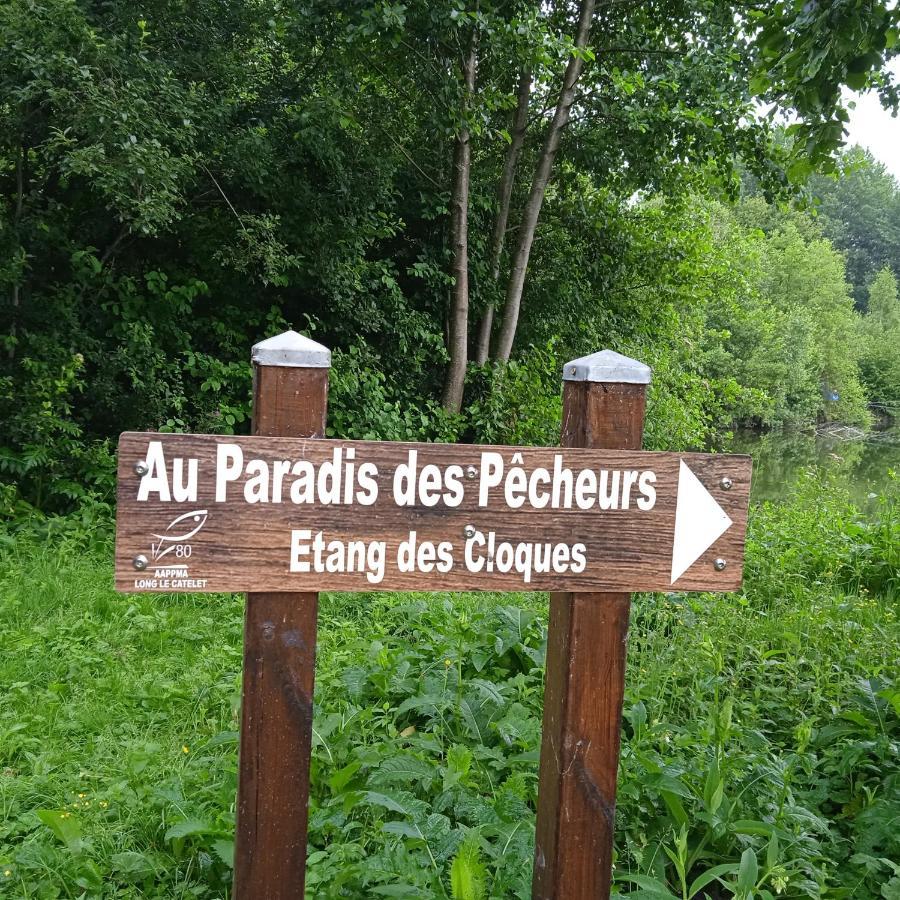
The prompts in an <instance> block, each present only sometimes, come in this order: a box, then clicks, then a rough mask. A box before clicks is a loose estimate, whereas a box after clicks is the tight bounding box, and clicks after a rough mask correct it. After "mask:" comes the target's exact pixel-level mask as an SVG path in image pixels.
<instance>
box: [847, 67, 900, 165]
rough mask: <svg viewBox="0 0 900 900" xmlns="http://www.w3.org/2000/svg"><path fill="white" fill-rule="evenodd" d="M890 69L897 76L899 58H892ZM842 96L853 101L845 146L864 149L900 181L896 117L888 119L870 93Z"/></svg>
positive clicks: (899, 123)
mask: <svg viewBox="0 0 900 900" xmlns="http://www.w3.org/2000/svg"><path fill="white" fill-rule="evenodd" d="M890 68H891V71H892V72H894V74H895V75H897V76H898V77H900V59H895V60H894V62H893V63H892V65H891V67H890ZM844 96H845V99H847V100H855V101H856V109H852V110H850V123H849V125H848V127H847V131H848V137H847V144H848V145H852V144H860V145H861V146H863V147H866V148H867V149H868V150H869V152H870V153H871V154H872V156H874V157H875V159H877V160H878V161H879V162H882V163H884V165H885V166H887V169H888V171H889V172H890V173H891V174H892V175H893V176H894V177H895V178H897V179H900V117H898V118H896V119H894V118H891V114H890V113H888V112H886V111H885V110H884V109H883V108H882V106H881V104H880V103H879V102H878V95H877V94H876V93H874V92H871V93H868V94H854V93H853V92H852V91H847V92H846V93H845V95H844Z"/></svg>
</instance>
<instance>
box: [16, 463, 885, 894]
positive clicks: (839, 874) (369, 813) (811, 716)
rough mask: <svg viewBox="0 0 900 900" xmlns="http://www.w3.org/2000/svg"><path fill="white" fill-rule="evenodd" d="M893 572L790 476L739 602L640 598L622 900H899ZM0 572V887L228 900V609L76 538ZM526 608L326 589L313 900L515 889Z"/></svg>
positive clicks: (537, 620)
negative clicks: (626, 899) (125, 574)
mask: <svg viewBox="0 0 900 900" xmlns="http://www.w3.org/2000/svg"><path fill="white" fill-rule="evenodd" d="M898 556H900V515H898V510H897V509H896V507H895V506H893V505H892V504H891V503H890V502H888V501H885V503H884V504H883V505H882V507H881V511H880V514H879V515H878V517H877V518H876V520H875V521H869V522H863V521H860V520H859V518H858V516H857V515H856V514H855V513H854V511H853V510H852V509H851V508H849V507H848V506H847V504H846V502H845V501H844V499H843V498H841V497H839V496H836V495H834V494H833V493H831V492H830V490H829V488H828V486H827V485H823V484H821V483H820V482H817V481H810V482H807V483H806V484H805V485H803V486H801V488H800V490H799V492H798V494H797V496H796V497H795V498H794V499H793V501H792V502H791V503H790V504H789V505H788V506H786V507H784V508H779V507H766V508H762V509H759V510H757V511H756V512H755V514H754V519H753V523H752V531H751V540H750V543H749V547H748V563H747V584H746V588H745V590H744V592H743V593H741V594H737V595H722V596H715V595H668V596H662V595H652V596H640V597H638V598H636V601H635V606H634V613H633V619H632V630H631V636H630V645H629V669H628V674H627V683H628V687H627V692H626V701H625V718H624V723H623V724H624V734H623V748H622V763H621V773H620V787H619V811H618V818H617V835H616V839H617V853H618V857H617V863H616V878H617V885H618V889H619V890H620V891H621V892H623V893H630V894H631V895H632V896H642V897H647V898H659V897H670V896H675V897H682V898H684V897H689V896H691V895H692V892H693V895H694V896H698V897H702V896H704V895H708V896H710V897H730V896H732V895H734V896H740V897H750V896H756V897H768V896H776V895H780V896H783V897H800V896H803V897H820V896H825V897H854V898H866V897H882V898H897V897H900V837H898V836H900V762H898V746H900V625H898V594H900V587H898V585H900V572H898V568H900V558H898ZM0 579H2V581H0V685H2V696H0V896H3V897H34V898H51V897H71V898H77V897H166V898H169V897H176V898H177V897H206V898H216V897H220V898H225V897H228V896H229V883H230V858H231V848H232V845H231V840H232V835H233V820H234V795H235V775H236V761H237V727H238V714H239V708H238V704H239V694H240V665H241V649H240V646H241V627H242V601H241V599H240V598H238V597H232V596H159V595H157V596H149V595H141V596H119V595H116V594H115V593H114V592H113V591H112V589H111V581H112V573H111V565H110V553H109V549H108V547H103V546H101V547H100V548H99V549H98V548H96V547H94V548H93V549H86V547H85V545H84V542H83V541H79V540H78V539H77V535H76V537H75V538H68V539H67V538H65V537H58V538H56V539H55V541H54V542H53V544H52V546H46V545H40V544H37V543H36V542H35V541H34V540H24V539H23V540H21V541H20V542H19V544H18V545H16V546H14V547H13V548H12V549H11V550H9V551H7V552H6V554H5V556H4V557H3V559H2V561H0ZM546 607H547V602H546V597H545V596H544V595H474V594H472V595H453V596H447V595H424V594H423V595H410V594H405V595H377V594H373V595H366V596H360V595H355V596H353V595H330V596H326V597H323V600H322V604H321V614H320V634H319V659H318V670H317V693H316V703H317V708H316V717H315V736H314V751H313V762H312V779H313V798H312V802H311V810H310V864H309V876H308V882H309V893H310V895H311V896H321V897H381V896H388V897H443V896H448V897H449V896H454V897H458V898H467V900H468V898H478V897H480V896H484V897H498V898H499V897H528V896H530V872H531V853H532V847H533V840H534V804H535V794H536V786H537V751H538V748H539V741H540V709H541V694H542V678H543V658H544V643H545V637H546V634H545V623H546ZM698 879H699V881H697V880H698ZM695 881H696V882H697V885H699V887H696V886H695V887H696V890H694V888H692V885H693V884H694V882H695ZM704 881H706V883H705V886H704Z"/></svg>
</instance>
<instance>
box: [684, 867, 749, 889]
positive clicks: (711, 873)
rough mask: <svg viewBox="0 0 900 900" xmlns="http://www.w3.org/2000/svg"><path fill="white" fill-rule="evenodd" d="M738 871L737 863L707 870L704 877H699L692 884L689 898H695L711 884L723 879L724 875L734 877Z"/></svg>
mask: <svg viewBox="0 0 900 900" xmlns="http://www.w3.org/2000/svg"><path fill="white" fill-rule="evenodd" d="M737 870H738V864H737V863H722V864H721V865H718V866H713V867H712V868H711V869H707V870H706V871H705V872H704V873H703V874H702V875H698V876H697V877H696V878H695V879H694V880H693V881H692V882H691V886H690V889H689V890H688V897H693V896H694V895H695V894H697V893H698V892H699V891H702V890H703V888H705V887H706V886H707V885H708V884H709V883H710V882H712V881H715V880H716V879H717V878H721V876H722V875H733V874H734V873H735V872H737Z"/></svg>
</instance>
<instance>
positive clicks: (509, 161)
mask: <svg viewBox="0 0 900 900" xmlns="http://www.w3.org/2000/svg"><path fill="white" fill-rule="evenodd" d="M517 96H518V103H517V104H516V111H515V113H514V114H513V122H512V128H511V129H510V138H511V140H510V144H509V147H507V150H506V159H504V161H503V174H502V175H501V176H500V183H499V184H498V186H497V215H496V217H495V219H494V230H493V233H492V234H491V260H490V261H491V279H492V280H493V282H494V283H495V284H496V283H497V282H498V281H499V280H500V258H501V257H502V256H503V245H504V243H505V241H506V223H507V221H508V220H509V204H510V199H511V198H512V190H513V185H514V184H515V180H516V163H517V162H518V160H519V151H520V150H521V149H522V144H523V143H524V142H525V130H526V128H527V127H528V103H529V101H530V100H531V72H527V71H523V72H522V73H521V74H520V75H519V87H518V92H517ZM493 324H494V303H493V300H491V301H489V302H488V305H487V308H486V309H485V311H484V316H482V319H481V325H480V327H479V329H478V339H477V341H476V344H475V362H477V363H478V365H483V364H484V363H486V362H487V358H488V354H489V353H490V347H491V328H492V327H493Z"/></svg>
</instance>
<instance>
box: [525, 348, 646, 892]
mask: <svg viewBox="0 0 900 900" xmlns="http://www.w3.org/2000/svg"><path fill="white" fill-rule="evenodd" d="M649 382H650V369H649V367H647V366H645V365H643V364H642V363H639V362H637V361H636V360H633V359H628V358H627V357H625V356H621V355H620V354H618V353H613V352H612V351H609V350H604V351H602V352H600V353H595V354H593V355H592V356H586V357H583V358H582V359H577V360H574V361H573V362H570V363H567V364H566V366H565V368H564V369H563V385H564V388H563V418H562V439H561V444H562V446H563V447H595V448H604V449H609V450H638V449H640V447H641V440H642V436H643V428H644V410H645V404H646V388H647V384H649ZM630 608H631V595H630V594H612V593H585V594H573V593H552V594H551V595H550V623H549V631H548V639H547V674H546V681H545V684H544V723H543V737H542V743H541V762H540V782H539V786H538V814H537V834H536V837H535V858H534V880H533V885H532V896H533V897H534V898H535V900H551V898H552V900H602V898H607V897H609V892H610V883H611V872H612V851H613V829H614V823H615V812H616V779H617V775H618V764H619V735H620V729H621V718H622V698H623V693H624V687H625V651H626V638H627V635H628V618H629V613H630Z"/></svg>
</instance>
